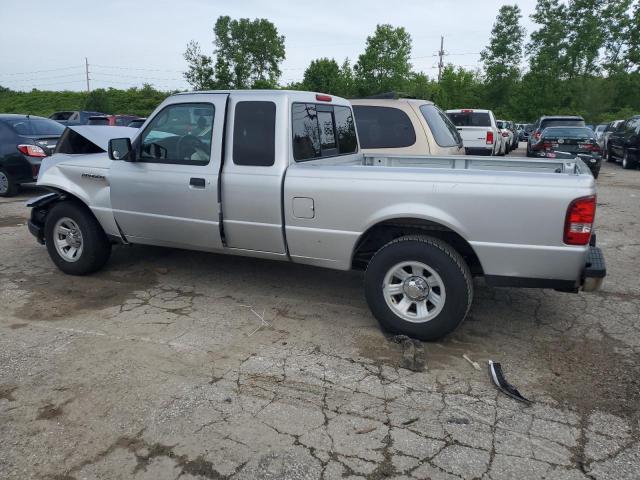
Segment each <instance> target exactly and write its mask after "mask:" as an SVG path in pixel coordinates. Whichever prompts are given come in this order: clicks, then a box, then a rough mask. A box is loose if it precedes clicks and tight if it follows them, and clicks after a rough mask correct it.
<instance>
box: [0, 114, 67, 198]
mask: <svg viewBox="0 0 640 480" xmlns="http://www.w3.org/2000/svg"><path fill="white" fill-rule="evenodd" d="M63 130H64V127H63V126H62V125H60V124H59V123H58V122H55V121H53V120H49V119H48V118H43V117H36V116H34V115H9V114H4V115H0V197H10V196H12V195H15V194H16V192H17V191H18V186H19V185H20V184H21V183H30V182H33V181H35V179H36V178H37V177H38V171H39V169H40V162H41V161H42V159H43V158H44V157H45V156H47V154H48V153H50V152H49V150H51V149H53V148H54V147H55V146H56V143H57V142H58V138H60V135H61V134H62V131H63Z"/></svg>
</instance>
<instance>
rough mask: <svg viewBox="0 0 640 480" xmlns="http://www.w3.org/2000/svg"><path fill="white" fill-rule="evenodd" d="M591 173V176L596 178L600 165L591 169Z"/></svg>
mask: <svg viewBox="0 0 640 480" xmlns="http://www.w3.org/2000/svg"><path fill="white" fill-rule="evenodd" d="M591 173H592V174H593V178H598V176H599V175H600V167H598V168H595V169H593V170H592V171H591Z"/></svg>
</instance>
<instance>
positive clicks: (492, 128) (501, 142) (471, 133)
mask: <svg viewBox="0 0 640 480" xmlns="http://www.w3.org/2000/svg"><path fill="white" fill-rule="evenodd" d="M447 115H448V116H449V118H450V119H451V121H452V122H453V124H454V125H455V126H456V128H457V129H458V131H459V132H460V135H461V136H462V140H463V142H464V148H465V151H466V153H467V155H504V154H505V153H506V141H505V139H503V137H502V132H501V130H500V129H499V128H498V125H497V122H496V117H495V115H494V114H493V112H492V111H491V110H478V109H471V108H461V109H455V110H447Z"/></svg>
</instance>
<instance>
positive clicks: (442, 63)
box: [87, 37, 444, 83]
mask: <svg viewBox="0 0 640 480" xmlns="http://www.w3.org/2000/svg"><path fill="white" fill-rule="evenodd" d="M438 56H439V57H440V60H439V61H438V83H440V79H441V78H442V69H443V68H444V37H440V51H439V52H438ZM87 81H88V80H87Z"/></svg>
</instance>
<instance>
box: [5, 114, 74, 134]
mask: <svg viewBox="0 0 640 480" xmlns="http://www.w3.org/2000/svg"><path fill="white" fill-rule="evenodd" d="M6 122H7V123H8V124H9V125H11V126H12V127H13V128H14V130H15V131H16V133H17V134H18V135H62V132H63V131H64V125H62V124H60V123H58V122H56V121H54V120H49V119H48V118H39V117H22V118H11V119H8V120H6Z"/></svg>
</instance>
